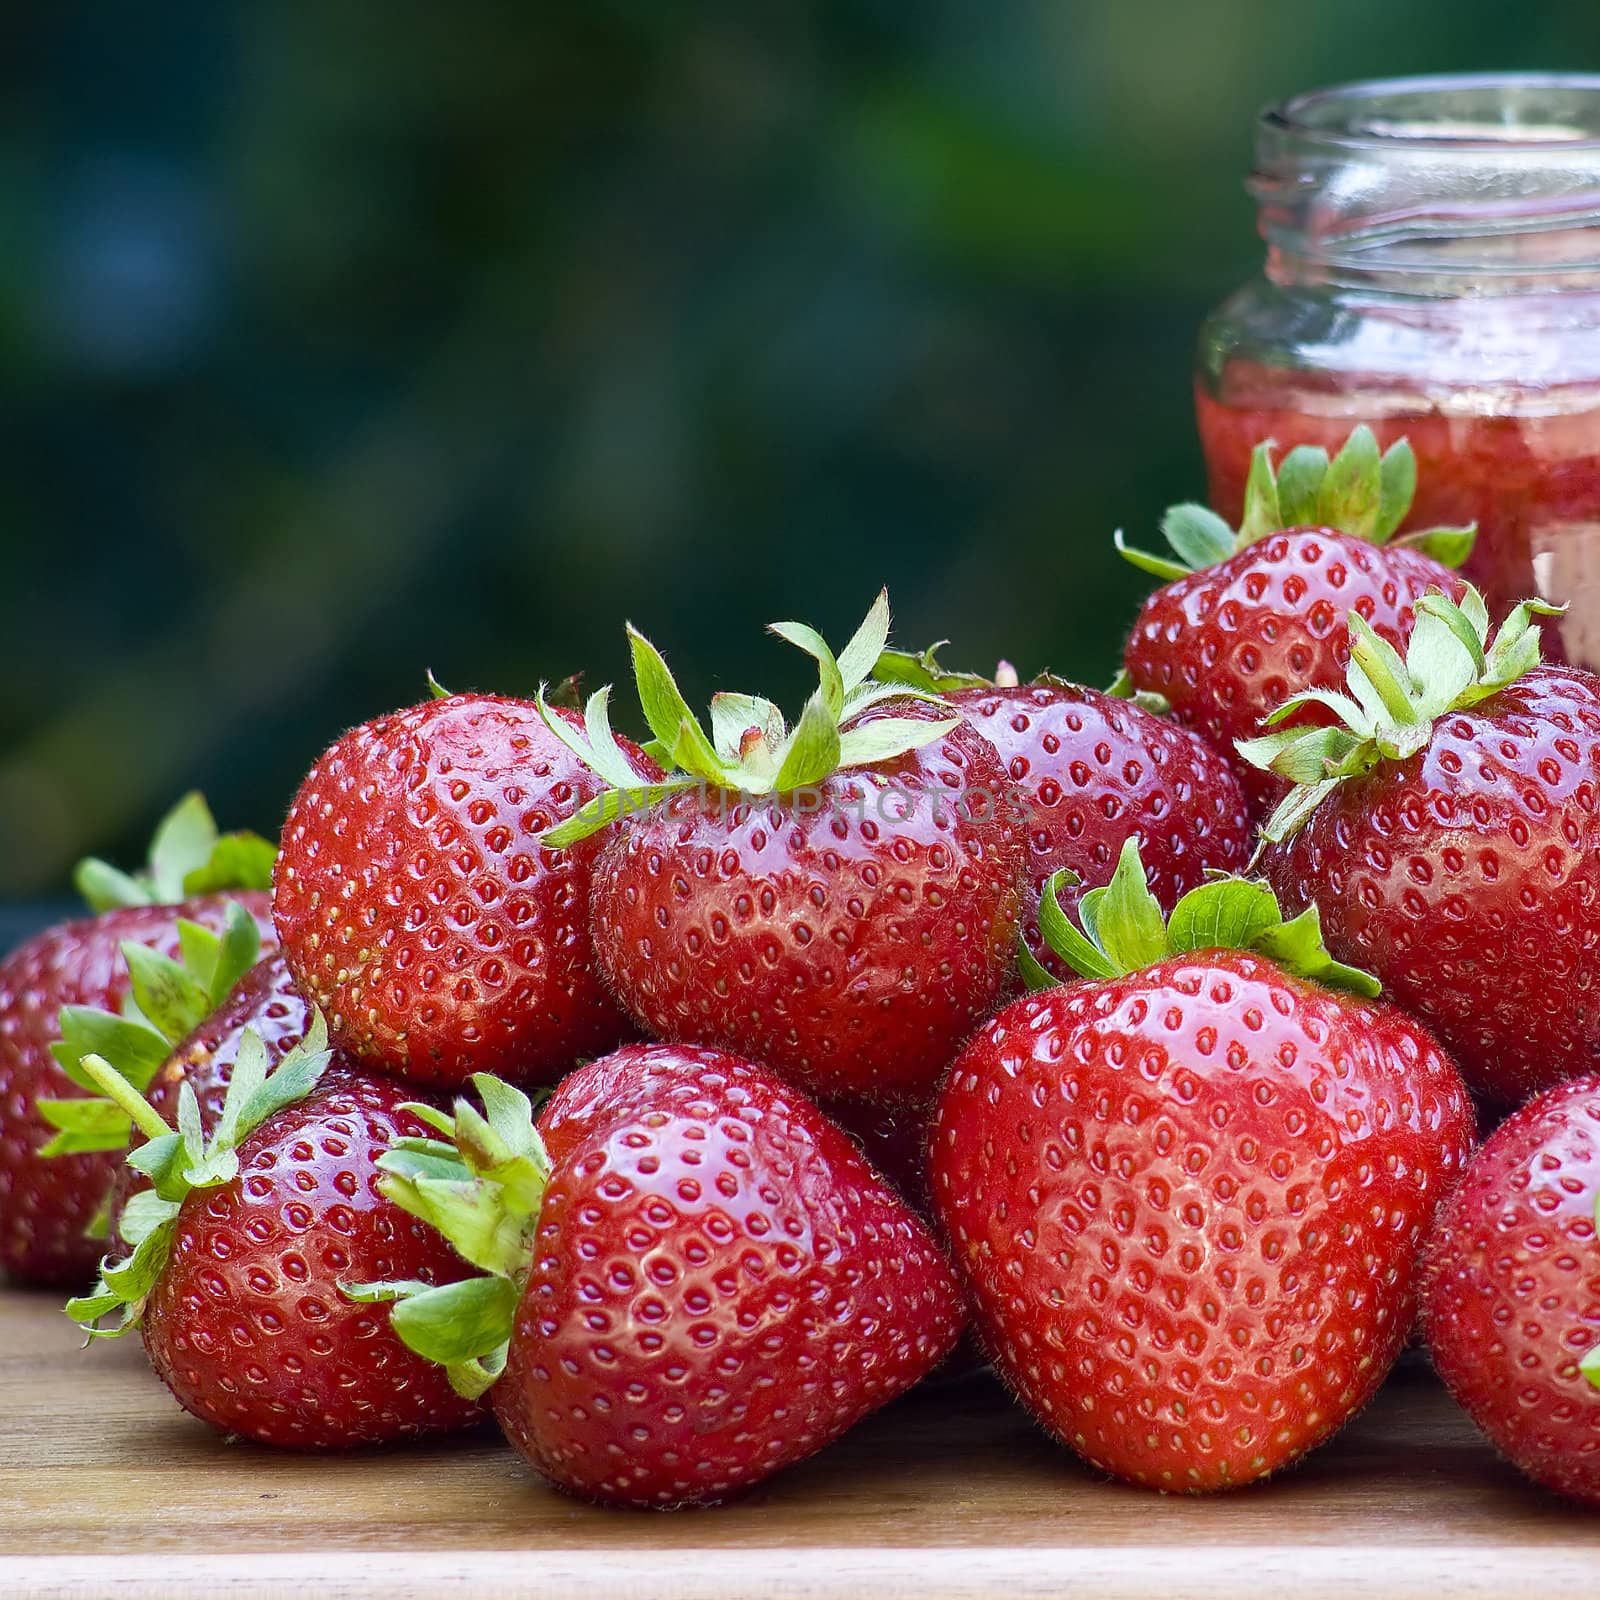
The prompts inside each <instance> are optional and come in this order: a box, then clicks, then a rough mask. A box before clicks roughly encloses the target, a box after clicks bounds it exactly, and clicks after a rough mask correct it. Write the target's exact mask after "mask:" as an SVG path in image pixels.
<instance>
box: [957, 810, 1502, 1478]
mask: <svg viewBox="0 0 1600 1600" xmlns="http://www.w3.org/2000/svg"><path fill="white" fill-rule="evenodd" d="M1082 915H1083V921H1084V927H1085V928H1086V929H1089V930H1091V932H1092V934H1093V939H1092V940H1091V939H1090V938H1088V937H1085V935H1084V934H1082V933H1080V932H1078V931H1077V930H1076V929H1075V928H1073V927H1072V925H1071V924H1070V923H1068V922H1067V921H1066V919H1065V918H1064V917H1063V916H1061V914H1060V912H1059V908H1058V907H1056V906H1055V905H1054V904H1053V902H1052V900H1051V898H1050V896H1049V895H1048V894H1047V897H1046V904H1045V916H1044V921H1045V928H1046V935H1047V937H1049V938H1051V939H1052V941H1053V942H1054V943H1055V947H1056V949H1057V952H1058V953H1059V954H1060V955H1061V956H1062V957H1063V958H1064V959H1065V960H1067V961H1068V963H1069V964H1071V965H1072V966H1073V967H1074V968H1076V970H1078V971H1079V972H1081V973H1083V974H1084V975H1085V976H1086V977H1088V978H1089V979H1090V981H1089V982H1086V983H1073V984H1070V985H1067V986H1065V987H1057V988H1051V989H1049V990H1047V991H1045V992H1042V993H1036V994H1033V995H1031V996H1029V997H1027V998H1025V999H1022V1000H1018V1001H1017V1002H1015V1003H1014V1004H1013V1005H1011V1006H1009V1007H1007V1008H1006V1009H1005V1010H1004V1011H1002V1012H1001V1013H1000V1014H999V1015H998V1016H997V1017H995V1018H994V1020H993V1021H992V1022H990V1023H989V1025H988V1026H987V1027H986V1028H984V1029H983V1030H982V1031H981V1032H980V1033H979V1034H978V1035H977V1037H976V1038H975V1039H974V1040H973V1041H972V1043H971V1044H970V1045H968V1047H967V1049H966V1050H965V1051H964V1052H963V1053H962V1055H961V1057H960V1058H959V1059H958V1060H957V1062H956V1064H955V1066H954V1067H953V1068H952V1070H951V1074H950V1077H949V1079H948V1080H947V1081H946V1083H945V1086H944V1089H943V1091H942V1093H941V1096H940V1099H939V1104H938V1107H937V1110H936V1112H935V1117H934V1126H933V1137H932V1146H931V1156H930V1161H931V1167H932V1177H933V1191H934V1202H935V1205H936V1206H937V1208H938V1210H939V1214H940V1218H941V1220H942V1222H943V1224H944V1228H945V1231H946V1234H947V1236H948V1237H949V1239H950V1241H951V1244H952V1247H953V1250H954V1253H955V1258H956V1264H957V1266H958V1268H960V1269H961V1270H963V1271H964V1273H965V1275H966V1278H967V1284H968V1288H969V1290H970V1294H971V1299H972V1304H973V1314H974V1321H975V1324H976V1326H977V1329H978V1332H979V1334H980V1337H981V1338H982V1340H983V1342H984V1344H985V1346H986V1347H987V1349H988V1352H989V1355H990V1357H991V1358H992V1359H993V1361H994V1363H995V1365H996V1366H997V1367H998V1368H999V1369H1000V1372H1001V1375H1002V1376H1003V1377H1004V1378H1005V1380H1006V1382H1007V1383H1008V1384H1009V1385H1010V1386H1011V1387H1012V1388H1013V1389H1014V1390H1015V1391H1016V1393H1017V1394H1018V1395H1019V1396H1020V1397H1021V1399H1022V1401H1023V1403H1024V1404H1025V1405H1026V1406H1027V1408H1028V1409H1029V1411H1030V1412H1032V1414H1033V1415H1034V1416H1035V1417H1036V1418H1037V1419H1038V1421H1039V1422H1040V1423H1041V1424H1042V1425H1043V1426H1044V1427H1045V1428H1047V1429H1048V1430H1049V1431H1050V1432H1052V1433H1053V1434H1055V1435H1056V1437H1057V1438H1059V1439H1060V1440H1061V1441H1062V1442H1063V1443H1065V1444H1067V1445H1069V1446H1070V1447H1071V1448H1072V1449H1074V1450H1075V1451H1077V1452H1078V1453H1079V1454H1080V1455H1082V1456H1083V1457H1084V1458H1085V1459H1087V1460H1088V1461H1090V1462H1092V1463H1093V1464H1094V1465H1096V1466H1098V1467H1100V1468H1102V1469H1103V1470H1105V1471H1107V1472H1110V1473H1113V1474H1115V1475H1116V1476H1118V1477H1121V1478H1126V1479H1129V1480H1131V1481H1133V1482H1135V1483H1141V1484H1145V1485H1147V1486H1149V1487H1151V1488H1157V1489H1166V1490H1184V1491H1189V1492H1198V1491H1203V1490H1212V1489H1225V1488H1232V1487H1236V1486H1238V1485H1240V1484H1244V1483H1248V1482H1251V1481H1252V1480H1254V1479H1256V1478H1260V1477H1263V1476H1265V1475H1266V1474H1267V1473H1270V1472H1274V1471H1276V1470H1277V1469H1278V1468H1280V1467H1282V1466H1284V1465H1286V1464H1287V1463H1288V1462H1290V1461H1293V1460H1294V1459H1295V1458H1296V1457H1298V1456H1300V1455H1301V1454H1303V1453H1304V1452H1305V1451H1307V1450H1310V1449H1312V1448H1313V1447H1314V1446H1316V1445H1318V1444H1320V1443H1322V1441H1323V1440H1325V1439H1327V1438H1328V1437H1329V1436H1330V1435H1332V1434H1333V1433H1334V1432H1335V1431H1337V1429H1338V1428H1339V1427H1340V1426H1341V1425H1342V1424H1343V1423H1344V1422H1345V1421H1346V1420H1347V1419H1348V1418H1349V1417H1350V1416H1351V1415H1352V1414H1353V1413H1354V1412H1355V1411H1357V1410H1358V1409H1359V1408H1360V1407H1361V1406H1362V1405H1364V1404H1365V1403H1366V1401H1367V1400H1368V1399H1369V1398H1370V1397H1371V1396H1372V1394H1373V1393H1374V1392H1375V1390H1376V1389H1377V1388H1378V1386H1379V1384H1380V1383H1381V1382H1382V1381H1383V1378H1384V1376H1385V1374H1386V1373H1387V1372H1388V1370H1389V1367H1390V1365H1391V1364H1392V1363H1393V1361H1394V1360H1395V1358H1396V1356H1397V1355H1398V1354H1399V1352H1400V1350H1401V1348H1402V1346H1403V1345H1404V1343H1405V1341H1406V1337H1407V1334H1408V1332H1409V1330H1410V1327H1411V1324H1412V1319H1413V1314H1414V1310H1415V1303H1414V1302H1415V1282H1414V1278H1415V1264H1416V1258H1417V1255H1418V1251H1419V1247H1420V1245H1421V1242H1422V1239H1423V1237H1424V1235H1425V1234H1426V1232H1427V1230H1428V1227H1429V1225H1430V1224H1431V1222H1432V1220H1433V1214H1434V1210H1435V1208H1436V1206H1437V1204H1438V1202H1439V1200H1440V1198H1441V1197H1442V1195H1443V1194H1444V1192H1445V1191H1446V1189H1447V1188H1448V1186H1449V1184H1450V1182H1451V1181H1452V1179H1453V1178H1454V1176H1455V1175H1456V1174H1457V1172H1458V1171H1459V1169H1460V1167H1461V1166H1462V1165H1463V1164H1464V1163H1465V1161H1466V1159H1467V1157H1468V1155H1469V1153H1470V1150H1471V1139H1472V1112H1471V1103H1470V1101H1469V1099H1468V1096H1467V1093H1466V1090H1465V1088H1464V1086H1463V1085H1462V1083H1461V1080H1460V1078H1459V1076H1458V1075H1457V1073H1456V1071H1455V1069H1454V1068H1453V1067H1452V1066H1451V1064H1450V1062H1449V1061H1448V1060H1447V1059H1446V1058H1445V1056H1444V1055H1443V1054H1442V1053H1441V1052H1440V1050H1439V1048H1438V1047H1437V1045H1435V1044H1434V1042H1433V1040H1432V1039H1430V1038H1429V1036H1428V1035H1427V1033H1426V1032H1424V1031H1423V1029H1422V1028H1420V1027H1419V1026H1417V1025H1416V1024H1414V1023H1413V1022H1411V1021H1410V1019H1409V1018H1407V1017H1405V1016H1404V1015H1403V1014H1402V1013H1400V1012H1399V1011H1397V1010H1395V1009H1394V1008H1392V1007H1390V1006H1387V1005H1383V1004H1380V1003H1377V1002H1375V1001H1373V1000H1371V999H1358V998H1355V997H1354V996H1355V995H1362V996H1371V995H1373V994H1375V993H1376V988H1377V986H1376V984H1374V983H1373V982H1372V981H1371V979H1370V978H1368V977H1367V975H1366V974H1364V973H1359V972H1355V971H1353V970H1352V969H1350V968H1347V967H1341V966H1339V965H1337V964H1336V963H1334V962H1332V961H1330V960H1329V958H1328V956H1327V953H1326V952H1325V951H1324V950H1323V949H1322V946H1321V942H1320V939H1319V937H1318V933H1317V926H1316V918H1315V914H1314V913H1313V914H1311V915H1309V916H1303V917H1300V918H1297V919H1295V921H1293V922H1290V923H1285V922H1283V921H1282V919H1281V917H1280V915H1279V912H1278V907H1277V903H1276V901H1275V900H1274V899H1273V897H1272V894H1271V892H1270V891H1269V890H1267V889H1266V888H1265V886H1264V885H1261V884H1255V883H1246V882H1244V881H1243V880H1240V879H1225V880H1218V881H1216V882H1214V883H1210V884H1207V885H1206V886H1205V887H1203V888H1200V889H1196V890H1194V891H1192V892H1191V893H1190V894H1188V895H1186V896H1185V897H1184V898H1183V899H1182V900H1181V901H1180V902H1179V903H1178V906H1177V908H1176V909H1175V910H1174V911H1173V913H1172V917H1171V920H1170V921H1169V922H1167V923H1166V924H1165V925H1164V924H1163V922H1162V917H1161V911H1160V908H1159V907H1158V906H1157V904H1156V902H1155V901H1154V899H1153V898H1151V896H1150V895H1149V893H1148V891H1147V890H1146V889H1145V888H1144V886H1143V883H1142V880H1141V875H1140V869H1139V861H1138V845H1137V843H1136V842H1135V841H1132V840H1130V841H1129V842H1128V844H1127V845H1126V846H1125V847H1124V853H1123V856H1122V859H1121V861H1120V862H1119V864H1118V868H1117V872H1116V874H1115V876H1114V877H1113V879H1112V882H1111V884H1110V886H1109V887H1108V888H1107V889H1103V890H1096V891H1094V892H1093V894H1092V895H1090V896H1086V897H1085V899H1084V901H1083V906H1082ZM1230 946H1232V947H1233V948H1230ZM1330 984H1337V985H1339V986H1340V987H1341V988H1344V989H1346V990H1351V991H1354V994H1351V993H1339V992H1336V990H1335V989H1334V988H1331V987H1328V985H1330Z"/></svg>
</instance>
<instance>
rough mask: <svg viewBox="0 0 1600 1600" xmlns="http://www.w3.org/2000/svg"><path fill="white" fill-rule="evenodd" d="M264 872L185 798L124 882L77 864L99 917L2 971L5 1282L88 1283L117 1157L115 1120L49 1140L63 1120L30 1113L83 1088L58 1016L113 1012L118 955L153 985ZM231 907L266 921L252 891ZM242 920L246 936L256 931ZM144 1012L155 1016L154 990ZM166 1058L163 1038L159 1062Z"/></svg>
mask: <svg viewBox="0 0 1600 1600" xmlns="http://www.w3.org/2000/svg"><path fill="white" fill-rule="evenodd" d="M271 862H272V846H271V845H270V844H268V843H267V842H266V841H265V840H262V839H258V838H256V837H255V836H254V835H250V834H228V835H223V836H220V837H219V835H218V833H217V829H216V824H215V823H214V822H213V821H212V819H211V813H210V812H209V811H208V810H207V809H206V805H205V802H204V801H203V800H202V799H201V798H200V796H199V795H195V794H191V795H188V796H186V797H185V798H184V799H183V800H182V801H181V802H180V803H179V804H178V805H177V806H176V807H175V808H174V809H173V811H172V812H171V813H169V815H168V816H167V817H166V819H165V820H164V821H163V822H162V824H161V826H160V828H159V829H158V830H157V832H156V835H155V838H154V841H153V842H152V845H151V852H150V864H149V867H148V869H147V870H146V871H145V872H144V873H142V874H140V875H138V876H136V877H131V876H128V875H127V874H124V873H121V872H118V871H117V870H116V869H115V868H113V867H110V866H107V865H106V864H105V863H104V862H101V861H96V860H93V859H91V860H88V861H85V862H84V863H83V864H82V865H81V866H80V867H79V869H78V874H77V882H78V887H79V889H80V890H81V891H82V892H83V894H84V895H85V897H86V898H87V899H88V901H89V903H90V905H91V907H92V908H93V909H94V910H95V911H96V912H97V913H99V914H98V915H96V916H94V917H91V918H85V919H81V920H77V921H72V922H65V923H61V924H59V925H57V926H56V927H53V928H48V929H46V930H45V931H44V932H43V933H40V934H38V935H36V936H35V937H34V938H32V939H30V940H28V941H27V942H26V943H25V944H23V945H20V946H19V947H18V948H17V949H16V950H14V951H12V953H11V954H10V955H9V956H8V957H7V958H6V959H5V960H4V961H3V962H0V1270H3V1271H4V1272H6V1273H8V1274H9V1275H10V1276H11V1277H12V1278H14V1279H16V1280H17V1281H19V1282H23V1283H38V1284H51V1285H57V1286H60V1287H69V1286H72V1287H76V1286H81V1285H82V1284H84V1283H86V1282H88V1281H89V1279H90V1278H92V1277H93V1276H94V1264H95V1261H96V1259H97V1257H98V1256H99V1253H100V1245H99V1243H98V1242H97V1241H96V1239H95V1238H93V1237H91V1236H90V1234H91V1232H93V1231H96V1230H97V1228H98V1218H99V1217H100V1214H101V1212H102V1210H103V1208H104V1204H105V1201H106V1199H107V1197H108V1195H109V1194H110V1191H111V1186H112V1183H113V1180H114V1178H115V1175H116V1170H117V1167H118V1165H119V1160H120V1158H119V1156H118V1155H117V1154H116V1153H115V1152H119V1151H120V1150H121V1149H122V1148H123V1146H124V1145H126V1143H127V1121H126V1118H123V1119H122V1122H121V1133H120V1136H118V1135H117V1134H116V1133H115V1132H113V1134H112V1135H110V1136H109V1140H106V1139H101V1140H99V1141H96V1140H95V1139H92V1138H91V1139H87V1140H83V1139H78V1140H68V1141H66V1142H65V1143H63V1142H61V1141H60V1140H59V1139H53V1138H52V1131H53V1130H55V1129H61V1128H62V1126H63V1124H62V1123H61V1121H59V1120H55V1119H52V1118H49V1117H47V1114H46V1112H44V1111H41V1109H40V1103H41V1102H44V1103H46V1105H47V1106H48V1105H50V1104H52V1103H56V1102H60V1101H64V1100H70V1099H71V1098H73V1097H76V1096H78V1095H80V1094H81V1093H82V1088H83V1086H82V1085H81V1084H80V1083H76V1082H74V1081H73V1079H72V1076H71V1068H72V1066H73V1065H74V1064H75V1063H76V1060H77V1056H78V1055H79V1054H81V1053H82V1052H81V1050H74V1049H72V1048H70V1047H61V1046H60V1045H59V1041H60V1040H61V1021H60V1015H59V1014H60V1013H61V1011H62V1009H63V1007H66V1008H80V1007H83V1008H102V1009H105V1010H110V1011H118V1010H120V1008H121V1007H122V1006H123V1005H124V1003H125V1002H126V1001H127V1000H128V998H129V996H130V993H131V992H132V990H133V988H134V978H133V975H132V974H131V973H130V970H129V966H128V964H127V961H125V959H124V953H123V952H124V950H125V949H132V948H137V949H139V950H140V951H141V952H154V953H155V954H154V955H153V956H152V957H151V960H150V962H148V963H147V964H146V965H145V966H144V967H142V968H138V969H137V970H140V971H143V972H147V973H149V974H150V975H151V978H152V982H153V981H154V978H155V975H156V973H157V972H158V971H159V970H162V962H164V961H166V960H168V959H169V958H172V957H175V956H176V955H177V954H178V953H179V947H180V942H181V940H182V938H183V926H182V925H183V924H184V923H187V924H188V925H189V926H190V927H191V929H194V930H199V929H209V930H214V931H216V932H220V931H221V930H223V929H224V928H226V927H227V926H228V925H229V919H230V911H229V903H228V901H227V899H226V898H225V897H224V895H223V894H222V893H221V892H220V891H222V890H226V889H230V888H243V889H245V890H250V889H252V888H254V889H257V890H259V889H263V888H265V886H266V881H267V875H268V874H269V873H270V871H271ZM186 897H187V898H186ZM238 899H239V902H240V903H241V905H243V906H244V907H246V908H247V910H248V911H249V912H250V913H251V914H252V915H254V916H256V917H259V918H260V919H261V920H262V921H263V922H265V919H266V915H267V901H266V897H265V896H264V895H262V894H260V893H249V892H247V893H244V894H241V895H239V896H238ZM244 921H245V923H246V925H247V926H248V928H249V936H250V937H251V938H252V939H253V938H254V937H255V934H256V929H255V927H254V924H253V923H252V922H251V921H250V917H249V916H246V917H245V918H244ZM268 932H269V933H270V925H268ZM131 959H132V960H133V961H134V962H135V963H138V962H139V959H140V958H139V957H137V956H135V957H132V958H131ZM143 1003H144V1004H145V1005H147V1006H148V1007H149V1008H150V1010H152V1011H157V1012H158V1013H159V1011H160V1002H159V1001H158V1000H157V999H156V998H154V991H153V989H146V992H145V993H144V995H143ZM111 1020H112V1021H113V1022H114V1021H115V1020H116V1019H114V1018H113V1019H111ZM148 1032H149V1030H147V1033H148ZM166 1048H167V1046H166V1044H165V1042H164V1041H163V1042H161V1045H160V1054H161V1055H164V1054H165V1052H166ZM157 1059H159V1057H158V1058H157ZM68 1120H70V1113H68ZM47 1141H48V1142H50V1143H51V1144H52V1146H54V1147H55V1149H57V1150H59V1151H61V1153H60V1154H59V1155H58V1156H56V1157H55V1158H54V1159H46V1158H45V1157H44V1156H43V1155H42V1154H41V1147H44V1146H45V1145H46V1143H47Z"/></svg>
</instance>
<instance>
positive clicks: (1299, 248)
mask: <svg viewBox="0 0 1600 1600" xmlns="http://www.w3.org/2000/svg"><path fill="white" fill-rule="evenodd" d="M1248 187H1249V189H1250V192H1251V193H1252V195H1254V197H1255V199H1256V202H1257V207H1258V217H1259V225H1260V231H1261V235H1262V237H1263V239H1264V240H1265V241H1266V244H1267V275H1268V277H1269V278H1271V279H1272V280H1273V281H1274V282H1275V283H1279V284H1284V285H1296V286H1299V285H1308V284H1309V285H1333V286H1338V287H1348V288H1359V289H1365V290H1368V291H1371V292H1373V293H1380V294H1392V295H1407V296H1414V297H1419V298H1428V299H1439V298H1459V297H1466V296H1472V297H1479V296H1485V295H1504V294H1551V293H1562V292H1566V291H1568V290H1590V291H1592V290H1595V289H1600V77H1593V78H1588V77H1585V78H1570V77H1553V76H1538V77H1508V76H1491V77H1465V78H1429V79H1409V80H1394V81H1391V82H1383V83H1369V84H1353V85H1349V86H1347V87H1345V88H1340V89H1330V90H1321V91H1318V92H1316V93H1313V94H1310V95H1304V96H1301V97H1300V98H1298V99H1296V100H1292V101H1289V102H1287V103H1286V104H1285V105H1283V106H1281V107H1275V108H1273V109H1271V110H1269V111H1267V112H1266V113H1264V115H1263V116H1262V119H1261V122H1260V125H1259V127H1258V132H1257V142H1256V170H1255V172H1254V173H1253V174H1252V176H1251V179H1250V182H1249V185H1248Z"/></svg>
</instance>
